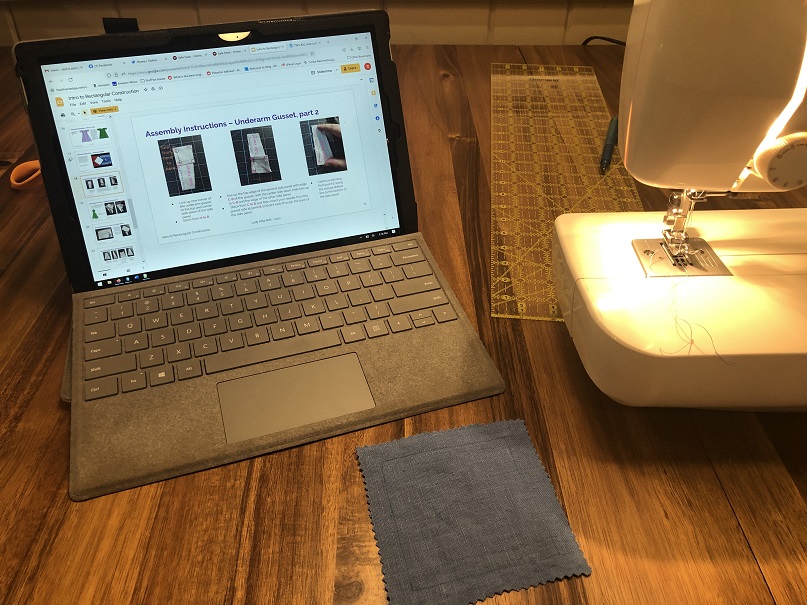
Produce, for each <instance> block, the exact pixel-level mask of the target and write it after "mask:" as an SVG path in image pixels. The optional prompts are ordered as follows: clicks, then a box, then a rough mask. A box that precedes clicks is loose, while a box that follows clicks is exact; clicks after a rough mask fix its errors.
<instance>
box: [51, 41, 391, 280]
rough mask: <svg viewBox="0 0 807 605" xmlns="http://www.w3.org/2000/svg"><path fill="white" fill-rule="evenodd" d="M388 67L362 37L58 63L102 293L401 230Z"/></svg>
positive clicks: (61, 104)
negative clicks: (383, 73)
mask: <svg viewBox="0 0 807 605" xmlns="http://www.w3.org/2000/svg"><path fill="white" fill-rule="evenodd" d="M376 62H377V61H376V57H375V55H374V52H373V40H372V36H371V33H370V32H359V33H349V34H339V35H324V36H317V37H300V38H296V39H284V40H281V41H271V42H255V43H249V42H248V41H247V42H240V43H238V44H236V45H232V44H228V43H226V42H224V41H222V44H221V46H211V47H209V48H204V49H195V50H185V51H175V52H160V53H155V54H132V55H131V56H114V57H113V58H107V59H86V60H81V61H70V62H55V63H47V64H42V65H41V70H42V78H43V80H44V83H45V85H46V87H47V90H48V93H49V102H50V109H51V112H52V114H53V120H54V124H55V126H56V133H57V136H58V143H59V147H60V152H61V155H62V156H63V161H64V174H66V178H67V179H68V180H69V185H70V192H71V193H72V197H73V199H74V202H75V213H74V214H75V217H76V220H77V223H78V225H79V226H80V229H81V234H82V236H83V244H84V246H85V248H86V256H87V259H88V262H89V267H90V271H91V275H92V281H93V282H95V285H96V286H107V285H113V284H114V283H121V282H123V281H125V282H130V280H131V281H134V280H135V279H137V280H141V279H150V278H154V277H159V276H165V275H171V274H172V273H173V272H174V271H175V270H176V269H177V268H187V267H194V266H204V265H205V264H207V265H211V263H212V265H215V262H216V261H217V260H219V259H222V258H230V259H232V258H245V259H249V258H251V257H254V256H255V255H260V254H261V253H265V252H267V251H273V250H284V249H290V248H291V249H305V247H306V245H308V244H312V243H315V242H332V241H336V242H345V241H347V242H352V241H355V240H356V239H357V238H359V239H360V238H367V239H374V238H376V237H379V236H385V235H391V234H393V233H395V232H396V230H399V227H400V220H399V216H398V209H397V205H396V196H395V190H394V186H393V174H392V171H391V168H390V155H389V150H388V141H387V128H386V126H385V123H384V120H385V116H384V112H383V111H382V107H381V103H382V100H381V94H380V92H379V82H378V79H379V74H378V73H377V70H376ZM301 247H302V248H301Z"/></svg>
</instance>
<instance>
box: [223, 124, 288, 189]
mask: <svg viewBox="0 0 807 605" xmlns="http://www.w3.org/2000/svg"><path fill="white" fill-rule="evenodd" d="M230 135H231V136H232V139H233V151H234V152H235V163H236V165H237V166H238V178H239V179H241V186H242V187H243V186H244V185H256V184H258V183H270V182H272V181H279V180H280V178H281V176H280V163H279V161H278V157H277V146H276V145H275V137H274V134H273V133H272V127H271V126H260V127H258V128H245V129H243V130H233V131H231V132H230Z"/></svg>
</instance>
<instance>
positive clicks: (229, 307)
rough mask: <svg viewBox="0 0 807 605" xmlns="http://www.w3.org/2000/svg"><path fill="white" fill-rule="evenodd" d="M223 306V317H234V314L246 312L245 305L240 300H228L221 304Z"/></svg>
mask: <svg viewBox="0 0 807 605" xmlns="http://www.w3.org/2000/svg"><path fill="white" fill-rule="evenodd" d="M219 304H220V305H221V314H222V315H232V314H233V313H241V311H243V310H244V303H243V302H242V301H241V299H240V298H235V299H232V300H226V301H222V302H221V303H219Z"/></svg>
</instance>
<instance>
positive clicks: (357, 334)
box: [327, 324, 366, 344]
mask: <svg viewBox="0 0 807 605" xmlns="http://www.w3.org/2000/svg"><path fill="white" fill-rule="evenodd" d="M340 332H341V333H342V338H344V339H345V344H350V343H351V342H358V341H360V340H364V339H365V338H366V336H365V335H364V328H362V327H361V325H360V324H359V325H355V326H346V327H344V328H342V329H341V330H340ZM331 333H332V332H327V334H331ZM334 333H335V332H334Z"/></svg>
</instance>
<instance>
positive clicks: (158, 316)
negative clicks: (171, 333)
mask: <svg viewBox="0 0 807 605" xmlns="http://www.w3.org/2000/svg"><path fill="white" fill-rule="evenodd" d="M143 325H144V326H146V330H155V329H157V328H164V327H166V326H167V325H168V313H151V314H150V315H146V316H145V317H144V318H143Z"/></svg>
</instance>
